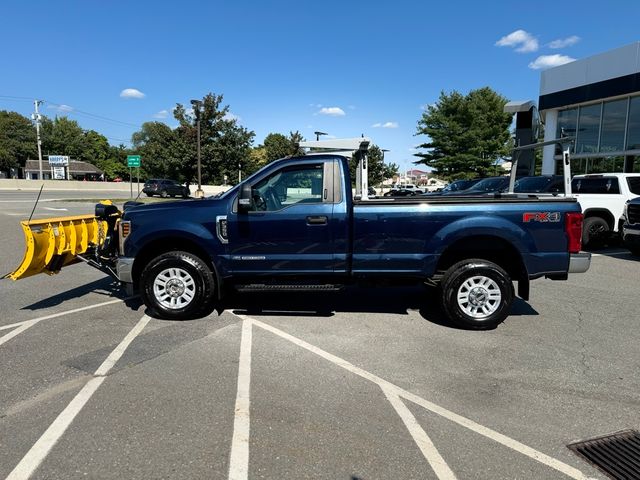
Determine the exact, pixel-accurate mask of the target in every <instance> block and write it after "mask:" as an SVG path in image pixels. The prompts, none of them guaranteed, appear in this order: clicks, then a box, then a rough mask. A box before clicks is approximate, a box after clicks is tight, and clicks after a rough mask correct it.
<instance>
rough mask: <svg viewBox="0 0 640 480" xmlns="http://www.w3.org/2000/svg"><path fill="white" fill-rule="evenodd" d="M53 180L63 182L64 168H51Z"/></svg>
mask: <svg viewBox="0 0 640 480" xmlns="http://www.w3.org/2000/svg"><path fill="white" fill-rule="evenodd" d="M53 179H54V180H64V167H53Z"/></svg>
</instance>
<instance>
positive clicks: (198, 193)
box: [191, 100, 204, 198]
mask: <svg viewBox="0 0 640 480" xmlns="http://www.w3.org/2000/svg"><path fill="white" fill-rule="evenodd" d="M191 105H192V106H193V112H194V113H195V115H196V127H197V129H198V189H197V190H196V198H202V197H204V192H203V191H202V163H201V161H200V107H201V106H202V100H191Z"/></svg>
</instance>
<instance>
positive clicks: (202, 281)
mask: <svg viewBox="0 0 640 480" xmlns="http://www.w3.org/2000/svg"><path fill="white" fill-rule="evenodd" d="M140 292H141V293H142V299H143V301H144V303H145V305H146V306H147V307H148V308H149V309H150V310H151V312H152V313H153V314H154V315H155V316H158V317H160V318H165V319H168V320H187V319H191V318H196V317H198V316H199V315H200V314H202V313H203V312H205V311H206V309H207V308H208V307H209V305H210V304H211V302H212V301H213V298H214V294H215V279H214V275H213V273H212V272H211V270H210V269H209V267H208V266H207V264H206V263H205V262H204V261H203V260H202V259H200V258H199V257H197V256H195V255H193V254H191V253H188V252H180V251H174V252H167V253H164V254H162V255H160V256H158V257H156V258H154V259H153V260H151V261H150V262H149V264H148V265H147V266H146V267H145V268H144V270H143V271H142V275H141V276H140Z"/></svg>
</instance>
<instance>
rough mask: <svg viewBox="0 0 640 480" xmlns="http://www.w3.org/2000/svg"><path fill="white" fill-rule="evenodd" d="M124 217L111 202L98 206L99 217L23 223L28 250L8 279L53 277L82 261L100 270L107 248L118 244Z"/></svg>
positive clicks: (63, 218) (47, 219)
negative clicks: (121, 219) (121, 221)
mask: <svg viewBox="0 0 640 480" xmlns="http://www.w3.org/2000/svg"><path fill="white" fill-rule="evenodd" d="M120 215H121V213H120V211H119V210H118V209H117V207H116V206H115V205H113V204H112V203H111V202H110V201H108V200H107V201H103V202H100V203H99V204H97V205H96V214H95V215H77V216H72V217H56V218H46V219H42V220H24V221H22V222H20V224H21V225H22V230H23V232H24V238H25V242H26V251H25V254H24V258H23V259H22V263H21V264H20V266H19V267H18V268H17V269H16V270H15V271H14V272H12V273H9V274H8V275H6V277H7V278H10V279H12V280H20V279H22V278H26V277H30V276H32V275H36V274H38V273H46V274H48V275H53V274H55V273H58V272H59V271H60V269H61V268H62V267H64V266H66V265H70V264H73V263H77V262H80V261H85V262H88V263H90V264H92V265H93V266H98V267H100V266H101V265H99V264H101V263H102V262H99V261H98V262H96V260H99V255H100V254H101V251H102V250H103V249H104V247H105V246H107V245H108V244H113V243H114V242H113V235H114V234H116V233H117V221H118V219H119V217H120ZM94 264H95V265H94Z"/></svg>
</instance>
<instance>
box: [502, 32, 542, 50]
mask: <svg viewBox="0 0 640 480" xmlns="http://www.w3.org/2000/svg"><path fill="white" fill-rule="evenodd" d="M495 45H496V47H517V48H516V52H519V53H528V52H535V51H537V50H538V39H537V38H536V37H534V36H533V35H531V34H530V33H529V32H525V31H524V30H516V31H515V32H511V33H510V34H509V35H505V36H504V37H502V38H501V39H500V40H498V41H497V42H496V43H495Z"/></svg>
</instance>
